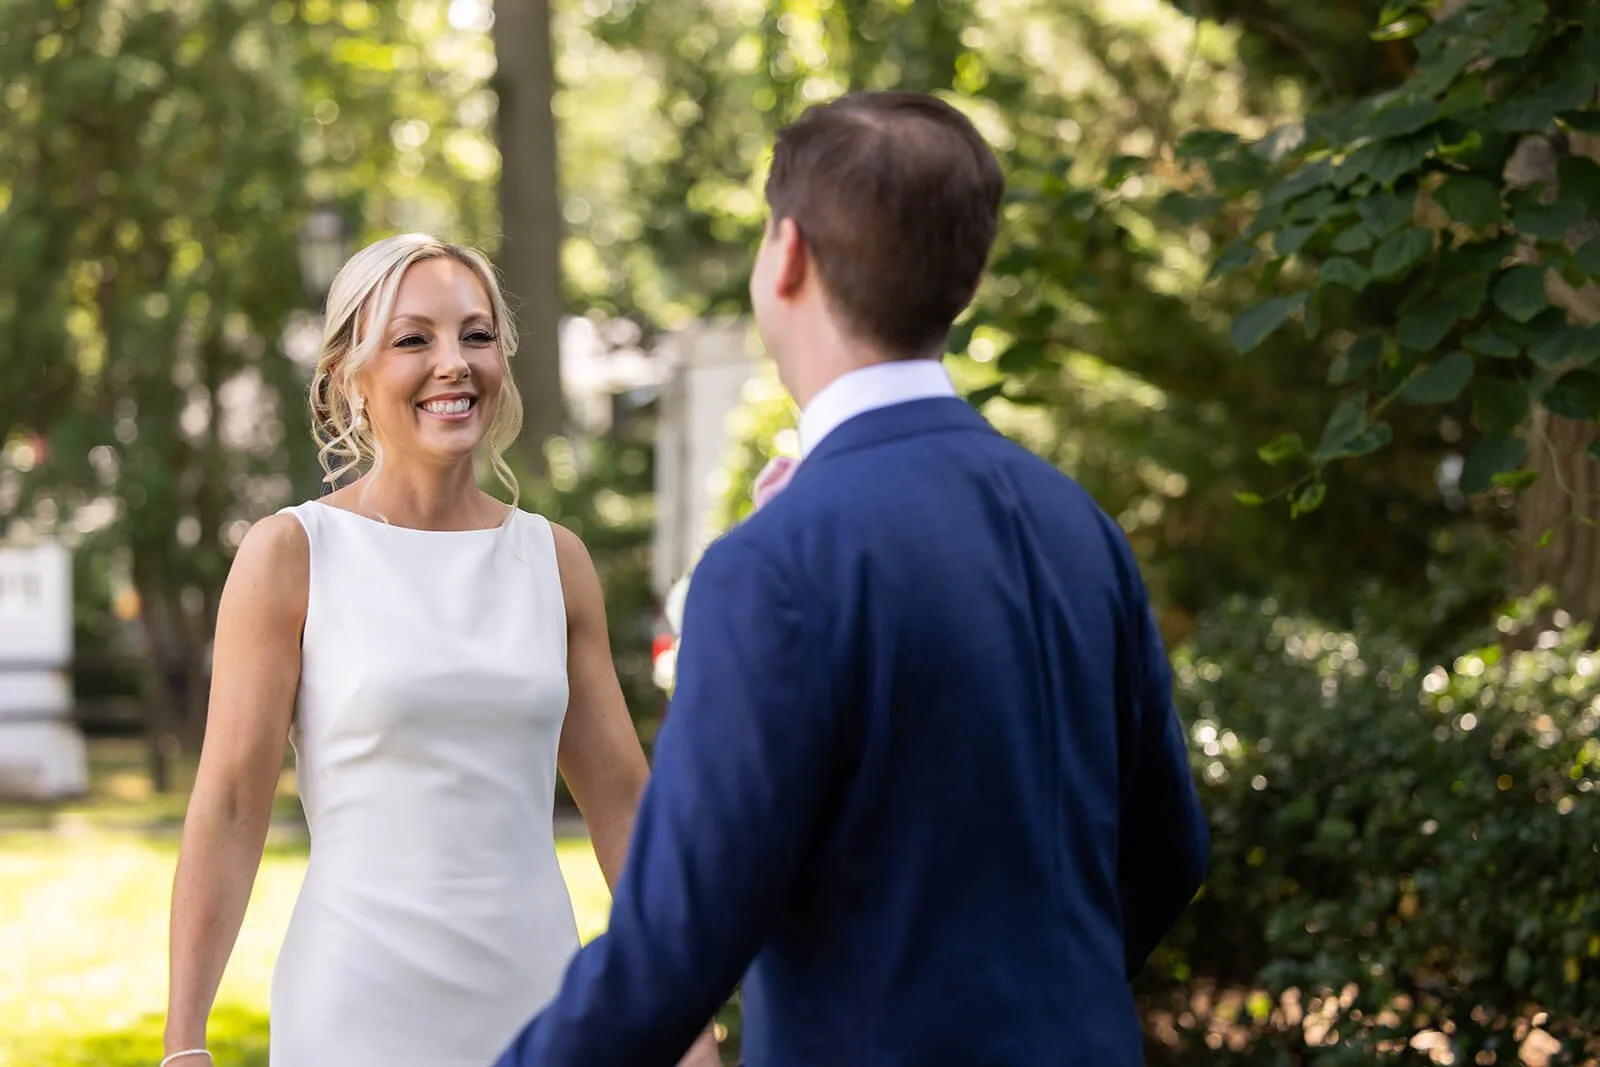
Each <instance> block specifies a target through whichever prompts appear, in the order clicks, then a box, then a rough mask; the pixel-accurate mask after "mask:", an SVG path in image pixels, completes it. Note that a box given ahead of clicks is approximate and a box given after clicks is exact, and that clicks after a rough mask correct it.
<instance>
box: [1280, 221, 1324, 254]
mask: <svg viewBox="0 0 1600 1067" xmlns="http://www.w3.org/2000/svg"><path fill="white" fill-rule="evenodd" d="M1321 228H1322V224H1321V223H1316V222H1308V223H1306V224H1305V225H1303V226H1286V227H1284V228H1283V229H1281V230H1279V231H1278V232H1277V233H1275V234H1273V235H1272V249H1273V251H1275V252H1277V253H1278V255H1280V256H1292V255H1294V254H1295V253H1296V252H1298V251H1300V249H1301V248H1303V247H1304V246H1305V243H1306V241H1307V240H1309V239H1310V238H1311V235H1312V234H1314V233H1316V232H1317V231H1318V230H1320V229H1321Z"/></svg>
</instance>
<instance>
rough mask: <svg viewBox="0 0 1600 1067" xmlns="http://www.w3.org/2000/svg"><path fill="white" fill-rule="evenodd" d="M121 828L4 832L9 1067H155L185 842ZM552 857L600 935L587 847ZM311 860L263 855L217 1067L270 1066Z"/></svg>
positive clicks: (3, 1025)
mask: <svg viewBox="0 0 1600 1067" xmlns="http://www.w3.org/2000/svg"><path fill="white" fill-rule="evenodd" d="M123 814H124V816H125V815H126V813H123ZM120 821H121V819H117V820H113V824H112V825H109V826H108V825H107V824H106V823H105V822H104V821H101V820H99V819H89V818H80V819H78V820H70V821H68V822H67V823H66V824H65V826H66V827H67V828H66V829H57V830H56V831H53V832H47V833H46V832H21V833H14V834H11V835H9V836H5V837H0V960H3V961H4V966H3V967H0V1065H3V1067H12V1065H16V1067H22V1065H27V1067H79V1065H82V1067H91V1065H92V1067H134V1065H139V1067H148V1065H149V1064H152V1063H155V1062H156V1061H157V1060H158V1059H160V1049H161V1029H162V1013H163V1012H164V1010H165V1003H166V988H167V983H166V950H167V905H168V900H169V893H170V891H171V885H172V871H173V865H174V863H175V861H176V858H177V846H176V843H175V841H174V840H173V838H172V836H171V835H170V834H161V835H158V836H155V837H151V836H149V835H144V834H141V833H139V832H136V831H133V830H130V829H127V828H125V827H122V826H118V825H115V823H117V822H120ZM57 825H58V826H59V825H61V824H60V823H59V822H58V824H57ZM558 849H559V852H560V859H561V868H562V872H563V873H564V874H565V875H566V878H567V884H568V886H569V887H570V889H571V892H572V897H573V907H574V910H575V911H576V913H577V918H578V926H579V930H580V932H581V933H582V934H583V936H584V938H585V939H588V938H590V937H593V936H594V935H595V934H596V933H598V932H599V931H600V930H601V929H603V928H604V926H605V922H606V917H607V913H608V909H609V906H610V898H609V895H608V893H607V891H606V885H605V880H604V879H603V878H602V877H601V874H600V870H599V867H598V865H597V864H596V863H595V860H594V853H593V851H592V850H591V849H590V847H589V844H588V842H587V841H583V840H564V841H562V842H560V844H559V845H558ZM305 862H306V857H305V851H304V849H303V848H302V847H300V846H298V845H292V844H291V845H275V846H273V847H270V848H269V849H268V853H267V855H266V857H265V858H264V859H263V862H262V866H261V873H260V876H259V877H258V879H257V882H256V888H255V893H254V895H253V896H252V898H251V901H250V908H249V911H248V913H247V914H246V917H245V921H244V928H243V929H242V931H241V932H240V935H239V943H238V946H237V948H236V949H235V950H234V953H233V957H232V960H231V961H230V963H229V966H228V971H227V974H226V975H225V977H224V978H223V982H222V988H221V990H220V992H219V994H218V998H217V1003H218V1009H217V1012H216V1013H215V1015H214V1016H213V1022H212V1032H211V1038H212V1047H213V1048H214V1049H215V1050H216V1051H217V1053H218V1062H219V1063H224V1064H228V1065H230V1067H232V1065H239V1067H260V1065H264V1064H265V1063H266V1056H267V1053H266V1035H267V1019H266V1007H267V993H268V988H269V985H270V982H271V977H272V963H273V959H274V958H275V956H276V953H277V948H278V944H279V943H280V941H281V940H282V937H283V931H284V928H285V926H286V925H287V924H288V921H289V913H290V910H291V908H292V907H293V905H294V899H295V895H296V893H297V892H298V891H299V887H300V881H301V878H302V876H303V874H304V871H305Z"/></svg>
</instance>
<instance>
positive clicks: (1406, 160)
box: [1341, 133, 1439, 189]
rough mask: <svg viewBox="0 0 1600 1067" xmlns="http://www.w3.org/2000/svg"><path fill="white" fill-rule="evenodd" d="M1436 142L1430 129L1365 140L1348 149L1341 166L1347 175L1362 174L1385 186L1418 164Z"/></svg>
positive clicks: (1436, 139)
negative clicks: (1394, 137) (1388, 138)
mask: <svg viewBox="0 0 1600 1067" xmlns="http://www.w3.org/2000/svg"><path fill="white" fill-rule="evenodd" d="M1438 143H1439V139H1438V137H1436V136H1435V135H1434V134H1432V133H1417V134H1412V135H1411V136H1409V137H1401V138H1397V139H1394V140H1388V141H1369V142H1368V143H1366V144H1364V145H1362V146H1361V147H1360V148H1358V149H1356V150H1355V151H1354V152H1352V153H1350V158H1349V159H1347V160H1346V161H1345V163H1344V166H1343V167H1342V168H1341V169H1342V170H1343V171H1344V172H1345V173H1346V174H1349V175H1357V174H1365V175H1367V176H1368V177H1370V178H1372V179H1373V180H1374V181H1376V182H1377V183H1378V184H1379V185H1381V186H1383V187H1384V188H1385V189H1388V188H1391V187H1392V186H1393V185H1394V183H1395V182H1397V181H1399V180H1400V179H1401V178H1403V177H1405V176H1406V175H1408V174H1410V173H1411V172H1412V171H1414V170H1416V169H1417V168H1418V167H1419V166H1421V165H1422V163H1423V161H1424V160H1426V159H1427V158H1428V156H1429V154H1430V153H1432V151H1433V149H1434V146H1435V145H1437V144H1438Z"/></svg>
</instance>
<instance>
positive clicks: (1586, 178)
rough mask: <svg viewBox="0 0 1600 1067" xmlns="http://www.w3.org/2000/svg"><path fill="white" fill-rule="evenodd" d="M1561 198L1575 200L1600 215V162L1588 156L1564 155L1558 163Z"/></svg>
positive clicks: (1557, 171) (1557, 177)
mask: <svg viewBox="0 0 1600 1067" xmlns="http://www.w3.org/2000/svg"><path fill="white" fill-rule="evenodd" d="M1556 185H1557V188H1559V189H1560V190H1561V199H1563V200H1575V201H1577V202H1578V203H1580V204H1582V205H1584V206H1585V207H1587V208H1588V209H1589V212H1590V213H1591V214H1594V215H1600V163H1596V162H1595V161H1594V160H1592V159H1590V158H1589V157H1588V156H1578V155H1564V156H1562V157H1561V160H1560V161H1559V162H1558V163H1557V164H1556Z"/></svg>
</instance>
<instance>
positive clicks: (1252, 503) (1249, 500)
mask: <svg viewBox="0 0 1600 1067" xmlns="http://www.w3.org/2000/svg"><path fill="white" fill-rule="evenodd" d="M1233 499H1234V500H1236V501H1237V502H1239V503H1240V504H1243V505H1244V506H1245V507H1247V508H1259V507H1260V506H1261V505H1262V504H1265V503H1266V501H1265V500H1263V499H1262V497H1261V494H1260V493H1235V494H1233Z"/></svg>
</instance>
